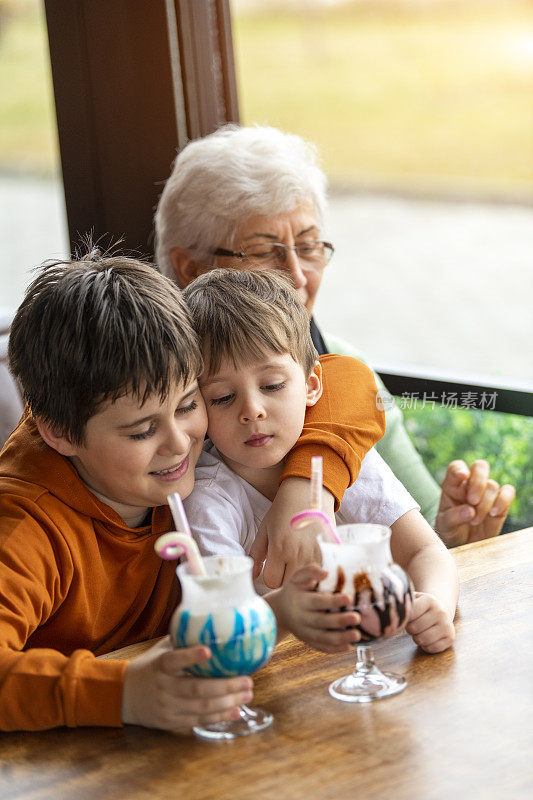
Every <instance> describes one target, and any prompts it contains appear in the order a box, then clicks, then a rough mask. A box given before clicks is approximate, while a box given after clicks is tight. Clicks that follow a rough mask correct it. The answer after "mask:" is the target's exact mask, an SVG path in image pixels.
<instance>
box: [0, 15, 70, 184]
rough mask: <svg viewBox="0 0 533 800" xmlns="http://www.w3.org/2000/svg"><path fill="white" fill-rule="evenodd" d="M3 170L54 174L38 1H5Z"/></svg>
mask: <svg viewBox="0 0 533 800" xmlns="http://www.w3.org/2000/svg"><path fill="white" fill-rule="evenodd" d="M0 12H2V16H1V18H0V120H1V123H0V170H4V171H6V170H7V171H9V172H24V173H30V174H32V173H33V174H45V175H50V174H55V173H56V172H57V164H58V145H57V132H56V122H55V110H54V100H53V92H52V81H51V76H50V59H49V55H48V39H47V35H46V25H45V21H44V10H43V8H42V5H41V4H40V3H39V2H20V0H18V2H14V0H11V1H10V2H2V0H0Z"/></svg>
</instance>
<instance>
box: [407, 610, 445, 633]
mask: <svg viewBox="0 0 533 800" xmlns="http://www.w3.org/2000/svg"><path fill="white" fill-rule="evenodd" d="M437 622H438V620H437V618H436V616H435V615H434V614H433V612H431V611H426V612H425V613H424V614H421V615H420V616H419V617H417V618H416V619H411V620H409V622H408V623H407V626H406V631H407V633H408V634H410V636H419V635H420V634H421V633H423V631H427V630H428V629H429V628H431V627H432V626H433V625H435V624H436V623H437Z"/></svg>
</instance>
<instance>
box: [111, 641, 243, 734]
mask: <svg viewBox="0 0 533 800" xmlns="http://www.w3.org/2000/svg"><path fill="white" fill-rule="evenodd" d="M210 657H211V651H210V650H209V648H208V647H203V646H201V645H198V646H196V647H183V648H180V649H175V648H173V647H172V644H171V643H170V639H169V637H168V636H166V637H165V638H164V639H163V640H162V641H160V642H158V643H157V644H155V645H154V646H153V647H151V648H150V649H149V650H147V651H146V653H143V655H141V656H139V657H138V658H135V659H133V660H132V661H130V662H129V664H128V666H127V667H126V672H125V674H124V687H123V690H122V721H123V722H124V723H129V724H131V725H144V726H145V727H146V728H161V729H162V730H167V731H173V732H175V733H188V732H190V729H191V728H192V727H193V726H194V725H212V724H214V723H216V722H224V721H225V720H232V719H238V717H239V708H238V707H239V706H240V705H241V704H242V703H248V702H249V701H250V700H251V699H252V696H253V692H252V686H253V683H252V679H251V678H249V677H248V676H240V677H237V678H195V677H194V676H193V675H188V674H187V673H184V672H183V670H184V669H185V668H186V667H190V666H192V665H193V664H199V663H201V662H202V661H207V660H208V659H209V658H210Z"/></svg>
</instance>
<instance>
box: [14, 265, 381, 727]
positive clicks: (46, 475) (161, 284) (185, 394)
mask: <svg viewBox="0 0 533 800" xmlns="http://www.w3.org/2000/svg"><path fill="white" fill-rule="evenodd" d="M9 357H10V366H11V370H12V372H13V374H14V375H15V377H16V378H17V379H18V380H19V381H20V383H21V385H22V387H23V391H24V396H25V399H26V401H27V403H28V409H27V411H26V412H25V414H24V416H23V418H22V420H21V422H20V423H19V425H18V427H17V429H16V430H15V431H14V433H13V434H12V436H11V437H10V439H9V440H8V442H7V444H6V446H5V448H4V450H3V451H2V453H1V455H0V729H2V730H21V729H26V730H37V729H43V728H50V727H54V726H57V725H67V726H78V725H120V724H122V723H124V722H125V723H134V724H140V725H145V726H148V727H158V728H163V729H169V730H179V731H185V730H189V729H190V728H191V727H192V726H193V725H196V724H204V725H205V724H211V723H214V722H217V721H221V720H226V719H232V718H236V717H237V715H238V708H237V707H238V705H239V704H241V703H247V702H249V701H250V699H251V695H252V681H251V679H250V678H249V677H238V678H230V679H213V680H210V679H205V678H204V679H200V678H195V677H192V676H189V675H187V674H186V673H184V672H183V670H184V669H185V668H186V667H187V666H190V665H192V664H194V663H197V662H199V661H202V660H206V659H208V658H209V656H210V653H209V650H208V648H206V647H201V646H198V647H191V648H184V649H182V650H172V648H171V646H170V643H169V640H168V637H166V638H165V639H164V640H163V641H162V642H160V643H159V644H158V645H156V646H155V647H153V648H151V649H150V650H149V651H148V652H147V653H145V654H144V655H142V656H140V657H139V658H137V659H134V660H132V661H130V662H127V661H119V660H106V661H99V660H97V659H96V658H95V656H97V655H99V654H102V653H105V652H109V651H111V650H114V649H117V648H119V647H123V646H125V645H128V644H131V643H133V642H137V641H142V640H145V639H148V638H151V637H156V636H162V635H164V634H165V633H166V632H167V630H168V624H169V619H170V616H171V614H172V611H173V610H174V608H175V606H176V605H177V603H178V602H179V585H178V583H177V579H176V577H175V574H174V565H173V564H171V563H169V562H166V561H161V560H160V559H159V558H158V556H157V555H156V554H155V552H154V549H153V544H154V541H155V539H156V538H157V537H158V536H159V535H160V534H162V533H165V532H167V531H168V530H169V529H170V528H171V517H170V512H169V509H168V506H167V504H166V497H167V495H168V494H169V493H171V492H174V491H179V492H180V494H181V495H182V496H187V494H188V493H189V492H190V491H191V490H192V487H193V484H194V467H195V464H196V460H197V458H198V455H199V453H200V450H201V448H202V444H203V440H204V436H205V431H206V414H205V407H204V404H203V401H202V397H201V395H200V392H199V390H198V384H197V376H198V374H199V373H200V371H201V356H200V352H199V349H198V344H197V341H196V337H195V335H194V333H193V330H192V327H191V325H190V321H189V316H188V312H187V309H186V307H185V306H184V303H183V301H182V299H181V295H180V293H179V290H178V289H176V287H175V286H174V285H173V284H172V283H171V282H170V281H168V280H167V279H165V278H163V277H162V276H161V275H159V273H157V271H156V270H155V269H154V268H153V267H151V266H149V265H146V264H142V263H140V262H136V261H132V260H131V259H126V258H121V257H113V258H100V257H98V256H96V257H87V258H85V259H81V260H79V261H77V262H66V263H57V264H53V265H49V266H48V267H45V268H44V269H43V270H42V272H41V274H40V275H39V277H38V278H37V279H36V280H35V281H34V282H33V283H32V285H31V286H30V287H29V289H28V291H27V293H26V297H25V300H24V301H23V303H22V305H21V307H20V308H19V310H18V312H17V315H16V317H15V320H14V322H13V326H12V332H11V338H10V348H9ZM344 361H345V360H344V359H339V361H338V362H337V361H335V360H334V361H332V362H331V365H330V367H329V373H330V377H331V380H333V382H334V383H335V381H337V382H342V384H343V386H345V385H346V380H347V377H348V379H349V377H350V376H347V374H346V369H347V366H346V365H344ZM339 362H340V366H339ZM353 377H354V379H356V380H357V381H359V383H360V387H359V388H364V386H363V385H364V384H365V380H366V381H367V383H366V389H368V388H369V380H370V379H369V378H366V377H365V373H359V374H358V375H357V377H356V378H355V376H353ZM351 388H352V389H353V391H355V388H357V387H355V388H354V387H351ZM338 394H342V393H335V392H334V391H332V392H331V396H332V397H333V398H334V397H336V396H337V395H338ZM342 410H343V409H342V408H338V407H337V406H336V405H335V401H334V400H330V403H329V406H328V407H327V408H320V405H319V404H317V405H316V406H315V407H314V408H313V409H311V411H312V412H313V414H312V415H311V416H310V417H308V418H307V421H306V427H304V432H303V437H302V441H303V442H304V444H303V445H302V444H301V445H300V447H299V448H298V449H297V450H296V452H295V453H293V455H292V456H291V457H290V458H289V460H288V462H289V463H288V469H287V470H286V473H285V475H291V476H301V477H305V476H306V475H308V464H309V461H310V459H309V455H310V452H312V453H317V452H318V453H323V454H324V455H325V456H326V458H327V463H328V464H330V469H329V472H330V473H331V475H330V478H331V483H330V485H331V487H332V489H333V490H334V494H336V496H337V500H338V499H340V495H342V492H343V491H344V489H345V488H346V485H347V481H346V474H347V473H350V474H351V476H352V478H353V476H354V475H357V472H358V469H359V466H360V462H361V459H362V458H363V457H364V455H365V452H366V450H368V449H369V448H370V447H371V446H372V444H373V443H374V442H375V441H376V440H377V439H379V437H380V435H381V433H382V416H381V415H380V413H379V412H377V410H376V408H375V403H372V404H370V403H369V404H368V405H365V404H364V403H359V405H358V408H357V409H351V410H350V418H349V420H348V421H347V422H346V423H343V424H341V425H339V426H337V427H335V423H334V422H333V419H335V418H336V417H337V416H339V415H341V412H342ZM344 411H346V408H344ZM329 414H330V415H331V418H332V419H330V418H329V416H328V415H329ZM356 417H357V418H356ZM343 425H344V427H343ZM332 429H333V430H337V429H340V430H341V431H343V432H344V437H345V439H346V440H347V441H348V444H347V443H346V442H345V441H342V440H341V439H339V442H340V444H339V442H337V438H336V437H335V436H332V435H331V431H332ZM324 431H325V432H324ZM291 458H292V462H291V460H290V459H291ZM336 459H337V461H338V468H337V467H336V463H337V462H336ZM343 481H344V484H343ZM288 586H289V590H290V591H291V597H292V601H294V596H295V587H294V585H292V587H291V585H290V583H289V584H288ZM305 594H306V593H305V592H301V593H300V596H301V597H302V598H303V596H304V595H305ZM325 597H327V596H325ZM347 600H348V598H346V597H344V596H343V595H338V596H337V597H336V601H338V602H333V600H331V599H330V600H329V605H330V607H333V606H335V607H340V606H341V605H342V604H343V603H344V604H345V603H346V602H347ZM334 616H336V617H338V628H339V630H337V631H336V632H332V634H331V635H332V638H333V639H335V640H336V639H338V640H339V641H340V640H341V639H342V638H343V636H346V634H345V633H344V632H343V631H342V630H341V629H342V628H343V626H345V625H346V624H353V622H354V621H353V620H351V622H350V621H348V622H347V620H346V619H345V618H344V616H343V615H342V614H340V613H339V614H338V615H329V618H328V627H332V623H333V617H334Z"/></svg>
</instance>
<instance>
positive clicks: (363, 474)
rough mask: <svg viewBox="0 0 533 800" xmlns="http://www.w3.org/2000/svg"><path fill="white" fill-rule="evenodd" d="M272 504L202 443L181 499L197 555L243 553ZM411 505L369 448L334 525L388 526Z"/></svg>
mask: <svg viewBox="0 0 533 800" xmlns="http://www.w3.org/2000/svg"><path fill="white" fill-rule="evenodd" d="M271 505H272V503H271V502H270V500H268V499H267V498H266V497H265V496H264V495H262V494H261V493H260V492H258V491H257V489H254V487H253V486H251V485H250V484H249V483H247V482H246V481H245V480H244V479H243V478H241V477H240V476H239V475H236V474H235V473H234V472H232V471H231V470H230V468H229V467H228V466H226V464H225V463H224V462H223V461H222V459H221V458H220V456H219V454H218V452H217V449H216V448H215V446H214V444H212V442H210V441H207V442H206V443H205V444H204V449H203V451H202V453H201V454H200V458H199V459H198V464H197V466H196V470H195V483H194V489H193V491H192V492H191V494H190V495H189V497H187V499H186V500H184V506H185V511H186V514H187V518H188V520H189V523H190V525H191V528H192V532H193V534H194V538H195V539H196V542H197V544H198V547H199V548H200V552H201V553H202V555H243V554H246V555H248V554H249V552H250V550H251V547H252V544H253V542H254V539H255V537H256V535H257V531H258V529H259V526H260V525H261V522H262V520H263V517H264V516H265V514H266V513H267V511H268V509H269V508H270V506H271ZM413 508H416V509H420V506H419V505H417V503H416V501H415V500H413V498H412V497H411V495H410V494H409V492H408V491H407V489H405V488H404V487H403V485H402V484H401V483H400V481H399V480H398V479H397V478H396V477H395V476H394V474H393V472H392V471H391V470H390V468H389V467H388V466H387V464H386V463H385V462H384V461H383V459H382V458H381V456H379V455H378V453H377V452H376V451H375V450H374V449H373V448H372V450H370V451H369V452H368V453H367V455H366V457H365V458H364V459H363V462H362V464H361V471H360V472H359V476H358V478H357V480H356V481H355V483H354V484H353V485H352V486H350V487H349V489H347V490H346V492H345V494H344V497H343V499H342V503H341V505H340V508H339V510H338V511H337V513H336V514H335V519H336V522H337V525H346V524H348V523H350V522H375V523H377V524H380V525H386V526H387V527H390V526H391V525H392V523H393V522H396V520H397V519H399V518H400V517H401V516H403V515H404V514H406V513H407V511H411V510H412V509H413ZM302 510H303V509H302Z"/></svg>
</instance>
